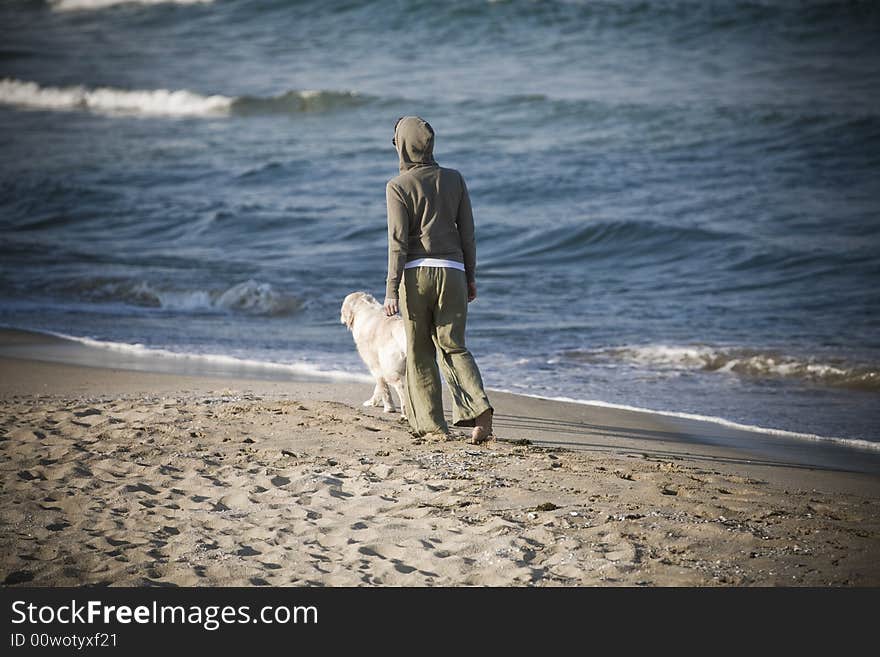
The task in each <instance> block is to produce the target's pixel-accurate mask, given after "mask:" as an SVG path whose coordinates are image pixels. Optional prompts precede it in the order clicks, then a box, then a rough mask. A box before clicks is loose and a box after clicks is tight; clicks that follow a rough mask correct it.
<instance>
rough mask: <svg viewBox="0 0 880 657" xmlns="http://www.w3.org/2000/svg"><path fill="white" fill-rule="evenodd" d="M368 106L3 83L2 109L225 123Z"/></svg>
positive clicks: (295, 97)
mask: <svg viewBox="0 0 880 657" xmlns="http://www.w3.org/2000/svg"><path fill="white" fill-rule="evenodd" d="M366 100H368V97H367V96H364V95H362V94H359V93H357V92H354V91H320V90H312V89H306V90H302V91H287V92H285V93H283V94H280V95H278V96H269V97H257V96H240V97H239V96H223V95H219V94H214V95H210V96H205V95H202V94H199V93H196V92H194V91H189V90H187V89H178V90H169V89H150V90H127V89H116V88H112V87H96V88H89V87H86V86H82V85H77V86H70V87H44V86H41V85H39V84H37V83H36V82H31V81H26V80H17V79H14V78H4V79H2V80H0V105H11V106H15V107H24V108H32V109H42V110H55V111H71V110H80V111H90V112H95V113H98V114H105V115H111V116H113V115H123V116H147V117H150V116H153V117H163V116H165V117H175V116H178V117H208V118H210V117H224V116H230V115H242V116H247V115H251V114H289V113H298V112H320V111H329V110H333V109H337V108H345V107H352V106H355V105H359V104H361V103H363V102H365V101H366Z"/></svg>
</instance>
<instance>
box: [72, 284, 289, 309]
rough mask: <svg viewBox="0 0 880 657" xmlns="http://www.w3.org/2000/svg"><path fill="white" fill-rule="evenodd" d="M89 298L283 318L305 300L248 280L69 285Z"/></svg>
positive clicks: (110, 301)
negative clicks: (221, 285)
mask: <svg viewBox="0 0 880 657" xmlns="http://www.w3.org/2000/svg"><path fill="white" fill-rule="evenodd" d="M63 292H65V293H73V294H75V295H76V296H78V297H80V298H82V299H85V300H87V301H92V302H98V303H123V304H127V305H131V306H140V307H143V308H161V309H163V310H173V311H180V312H196V313H212V312H231V313H241V314H247V315H264V316H270V317H279V316H284V315H291V314H293V313H295V312H296V311H297V310H299V308H300V307H301V306H302V301H301V300H300V299H298V298H296V297H294V296H291V295H287V294H283V293H281V292H279V291H278V290H276V289H275V288H274V287H272V285H270V284H269V283H261V282H259V281H255V280H247V281H244V282H242V283H238V284H237V285H233V286H232V287H230V288H228V289H221V290H177V289H163V288H161V287H158V286H156V285H153V284H151V283H148V282H146V281H130V280H116V279H88V280H85V281H80V282H77V283H74V284H72V285H67V286H65V289H64V290H63Z"/></svg>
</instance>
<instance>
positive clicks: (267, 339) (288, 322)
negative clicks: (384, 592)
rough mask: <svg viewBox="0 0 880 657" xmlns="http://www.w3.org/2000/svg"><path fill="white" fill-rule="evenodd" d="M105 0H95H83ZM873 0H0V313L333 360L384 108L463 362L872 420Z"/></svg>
mask: <svg viewBox="0 0 880 657" xmlns="http://www.w3.org/2000/svg"><path fill="white" fill-rule="evenodd" d="M107 4H110V5H113V6H109V7H104V8H96V7H97V6H98V5H107ZM878 35H880V5H878V4H877V3H873V2H816V1H803V2H784V1H780V2H731V1H729V0H723V1H722V0H719V1H718V2H706V1H693V2H691V1H677V2H673V1H667V2H653V3H645V2H635V1H628V0H618V1H616V2H552V1H548V2H540V3H537V2H527V1H522V2H520V1H510V2H477V1H473V2H450V3H434V2H393V1H391V0H379V1H377V2H372V3H359V2H324V1H322V2H288V1H286V0H285V1H282V0H262V1H260V0H255V1H253V2H245V1H233V0H216V1H215V2H204V3H181V2H178V3H173V2H168V3H164V4H150V3H146V2H142V3H113V2H110V1H108V0H66V1H61V2H55V3H49V2H40V1H36V0H31V1H24V0H22V1H19V2H15V1H11V2H5V3H2V5H0V44H2V45H0V78H3V81H2V82H0V324H3V325H6V326H14V327H20V328H35V329H43V330H50V331H56V332H62V333H65V334H69V335H74V336H84V337H90V338H94V339H98V340H103V341H112V342H120V343H127V344H135V343H137V344H142V345H145V346H147V347H152V348H157V349H165V350H171V351H176V352H185V353H199V354H219V355H226V356H235V357H239V358H247V359H255V360H265V361H272V362H286V363H305V364H309V365H311V366H314V367H318V368H321V369H327V370H340V369H341V370H349V371H356V372H364V371H365V369H364V367H363V366H362V365H361V364H360V362H359V360H358V358H357V355H356V353H355V351H354V348H353V345H352V343H351V338H350V336H349V335H348V333H347V332H346V331H345V329H344V327H343V326H342V325H340V324H339V305H340V303H341V300H342V298H343V297H344V296H345V295H346V294H347V293H349V292H351V291H354V290H358V289H365V290H367V291H370V292H372V293H374V294H376V295H379V294H381V292H382V290H383V285H384V278H385V262H386V260H385V258H386V256H385V248H386V243H385V235H386V232H385V231H386V229H385V208H384V184H385V181H386V180H387V179H389V178H390V177H392V176H394V175H395V174H396V173H397V162H396V154H395V152H394V149H393V147H392V146H391V143H390V141H391V132H392V127H393V125H394V121H395V119H396V118H397V117H398V116H400V115H404V114H421V115H423V116H424V117H425V118H427V119H428V120H429V121H430V122H431V124H432V125H433V126H434V128H435V129H436V131H437V143H436V155H437V159H438V161H440V163H441V164H443V165H446V166H452V167H455V168H458V169H460V170H461V171H462V172H463V173H464V175H465V177H466V179H467V181H468V184H469V187H470V191H471V195H472V200H473V204H474V208H475V214H476V221H477V237H478V285H479V294H480V298H479V299H478V300H477V301H476V302H475V303H474V304H473V305H472V306H471V316H470V329H469V330H470V332H469V340H470V346H471V348H472V350H473V351H474V352H475V354H476V356H477V359H478V362H479V363H480V365H481V367H482V369H483V373H484V378H485V379H486V382H487V384H488V385H489V386H490V387H494V388H502V389H510V390H515V391H520V392H527V393H531V394H538V395H548V396H565V397H571V398H576V399H596V400H602V401H605V402H611V403H618V404H628V405H633V406H640V407H645V408H651V409H657V410H667V411H679V412H689V413H697V414H702V415H710V416H717V417H722V418H727V419H729V420H733V421H737V422H742V423H746V424H751V425H758V426H762V427H770V428H777V429H785V430H790V431H796V432H804V433H809V434H819V435H822V436H837V437H844V438H851V439H863V440H871V441H877V440H880V435H878V432H877V424H878V420H880V411H878V409H880V404H878V401H880V331H878V329H880V315H878V310H880V292H878V289H880V286H878V283H880V194H878V191H877V190H878V188H880V185H878V183H877V181H878V172H880V102H878V101H880V39H878Z"/></svg>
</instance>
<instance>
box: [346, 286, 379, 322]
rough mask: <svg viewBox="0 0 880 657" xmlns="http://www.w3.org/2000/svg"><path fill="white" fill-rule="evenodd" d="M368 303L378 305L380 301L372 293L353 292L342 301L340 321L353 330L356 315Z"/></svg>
mask: <svg viewBox="0 0 880 657" xmlns="http://www.w3.org/2000/svg"><path fill="white" fill-rule="evenodd" d="M366 305H374V306H378V305H379V302H378V301H376V298H375V297H374V296H373V295H372V294H367V293H366V292H352V293H351V294H349V295H348V296H347V297H345V299H344V300H343V302H342V311H341V312H340V313H339V321H340V322H342V323H343V324H345V325H346V326H347V327H348V329H349V330H351V327H352V325H353V324H354V318H355V315H357V312H358V310H359V309H360V308H361V307H363V306H366Z"/></svg>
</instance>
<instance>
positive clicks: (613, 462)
mask: <svg viewBox="0 0 880 657" xmlns="http://www.w3.org/2000/svg"><path fill="white" fill-rule="evenodd" d="M2 335H3V337H4V338H5V339H4V341H3V344H4V345H6V346H7V347H9V346H10V345H13V343H14V342H15V335H16V334H14V333H11V332H4V333H3V334H2ZM13 346H14V345H13ZM7 356H8V354H7ZM370 392H371V387H370V385H369V384H332V383H316V382H289V381H264V380H256V379H244V378H218V377H207V376H185V375H179V374H169V373H150V372H143V371H131V370H122V369H113V368H108V367H85V366H83V365H71V364H64V363H58V362H41V361H37V360H34V359H32V358H24V357H16V358H10V357H0V454H2V465H0V467H2V470H3V472H2V487H3V488H2V491H3V492H2V495H3V502H2V510H0V523H2V532H0V544H2V569H0V578H3V579H5V584H6V585H30V586H34V585H36V586H62V585H73V586H78V585H86V584H105V585H128V586H131V585H133V586H142V585H143V586H147V585H157V586H169V585H170V586H233V585H234V586H240V585H244V586H250V585H254V586H263V585H269V586H301V585H316V586H359V585H367V586H374V585H385V586H388V585H391V586H425V585H431V586H462V585H477V586H522V585H535V586H558V585H563V586H582V585H618V586H620V585H623V586H658V585H659V586H666V585H674V586H746V585H759V586H779V585H782V586H801V585H809V586H817V585H818V586H825V585H831V586H862V585H873V586H876V585H878V584H880V560H878V556H880V550H878V548H880V513H878V510H880V476H878V475H877V474H876V470H875V469H874V468H875V465H874V464H875V463H876V455H874V454H871V453H859V452H856V451H855V450H845V451H839V453H838V452H835V451H834V450H831V456H830V457H829V462H830V463H831V464H832V465H831V466H829V465H827V464H826V466H825V467H821V468H820V467H817V463H819V462H821V457H822V456H823V455H824V454H825V453H826V451H827V450H828V449H829V448H827V447H824V446H820V445H814V446H812V447H810V446H808V445H807V446H801V447H800V448H791V446H790V445H788V443H786V442H785V441H778V440H774V439H771V438H770V437H767V436H760V435H755V436H752V438H753V440H754V445H750V447H753V448H754V449H750V450H745V449H743V448H742V440H743V437H742V436H741V435H734V433H727V430H721V428H719V427H714V426H712V425H702V424H700V423H686V422H683V421H678V420H672V419H669V418H661V417H658V416H654V415H649V414H644V413H628V412H625V411H618V410H613V409H601V408H595V407H588V406H581V405H575V404H565V403H560V402H551V401H543V400H535V399H530V398H524V397H518V396H514V395H506V394H502V393H493V402H494V403H495V404H496V408H497V413H498V415H497V421H496V425H497V427H496V428H497V433H498V435H499V437H500V440H498V441H495V442H492V443H489V444H488V445H483V446H473V445H470V444H467V443H466V442H465V441H464V440H453V441H447V442H435V441H429V440H424V439H418V438H415V437H414V436H412V435H411V434H410V433H409V432H408V430H407V429H408V428H407V426H406V425H405V424H403V423H401V422H400V421H399V420H398V419H397V418H396V417H395V416H393V415H387V414H383V413H382V412H381V409H372V408H371V409H367V408H363V407H361V406H360V405H359V404H358V403H357V402H359V401H360V400H363V399H366V398H367V397H368V396H369V395H370ZM737 441H739V442H737ZM787 447H788V450H787V449H786V448H787ZM811 450H812V451H811ZM835 459H837V461H835ZM838 462H839V465H833V464H834V463H838ZM859 470H862V471H859Z"/></svg>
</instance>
